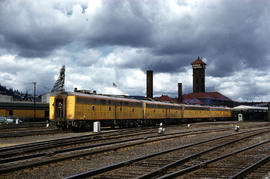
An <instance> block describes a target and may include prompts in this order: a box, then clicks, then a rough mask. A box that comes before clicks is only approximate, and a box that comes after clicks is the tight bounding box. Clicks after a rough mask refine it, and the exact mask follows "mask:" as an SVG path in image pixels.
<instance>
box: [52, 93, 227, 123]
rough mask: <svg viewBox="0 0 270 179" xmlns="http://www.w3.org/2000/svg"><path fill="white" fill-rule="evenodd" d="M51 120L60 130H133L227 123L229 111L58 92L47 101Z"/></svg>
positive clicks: (225, 109) (220, 108) (225, 108)
mask: <svg viewBox="0 0 270 179" xmlns="http://www.w3.org/2000/svg"><path fill="white" fill-rule="evenodd" d="M49 111H50V120H51V122H52V123H53V124H54V125H56V126H58V127H62V128H91V127H92V126H93V122H94V121H99V122H101V126H112V127H114V126H116V125H117V126H119V127H136V126H147V125H156V124H158V123H160V122H163V123H165V124H175V123H179V122H181V121H186V120H194V119H196V120H208V119H229V118H231V117H232V114H231V109H230V108H227V107H206V106H196V105H184V104H175V103H165V102H158V101H148V100H138V99H131V98H125V97H117V96H108V95H97V94H85V93H80V92H59V93H55V94H54V95H52V96H51V97H50V105H49Z"/></svg>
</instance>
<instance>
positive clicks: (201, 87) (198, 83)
mask: <svg viewBox="0 0 270 179" xmlns="http://www.w3.org/2000/svg"><path fill="white" fill-rule="evenodd" d="M191 65H192V69H193V93H199V92H203V93H204V92H205V66H206V63H204V62H203V61H202V60H201V59H200V57H198V58H197V60H195V61H194V62H192V63H191Z"/></svg>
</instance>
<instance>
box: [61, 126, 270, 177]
mask: <svg viewBox="0 0 270 179" xmlns="http://www.w3.org/2000/svg"><path fill="white" fill-rule="evenodd" d="M267 128H269V127H267ZM264 129H266V128H263V130H264ZM257 130H262V129H257ZM253 131H256V130H252V131H245V132H240V133H236V134H229V135H224V136H220V137H215V138H212V139H207V140H202V141H200V142H195V143H192V144H187V145H184V146H181V147H176V148H173V149H169V150H165V151H162V152H157V153H154V154H150V155H145V156H142V157H138V158H136V159H132V160H127V161H123V162H120V163H116V164H113V165H109V166H105V167H102V168H98V169H94V170H90V171H86V172H83V173H79V174H75V175H72V176H69V177H66V179H71V178H72V179H76V178H84V177H90V176H95V175H97V174H101V173H104V172H106V171H110V170H114V169H117V168H120V167H122V166H125V165H128V164H131V163H134V162H137V161H140V160H144V159H147V158H151V157H154V156H157V155H162V154H165V153H169V152H173V151H176V150H180V149H184V148H188V147H192V146H195V145H199V144H203V143H206V142H210V141H214V140H218V139H222V138H225V137H230V136H235V135H239V134H244V133H249V132H253ZM264 132H265V131H264ZM260 133H261V132H260Z"/></svg>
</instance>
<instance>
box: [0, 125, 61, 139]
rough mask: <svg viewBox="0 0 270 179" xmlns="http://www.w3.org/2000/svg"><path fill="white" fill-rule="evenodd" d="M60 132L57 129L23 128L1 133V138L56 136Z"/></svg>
mask: <svg viewBox="0 0 270 179" xmlns="http://www.w3.org/2000/svg"><path fill="white" fill-rule="evenodd" d="M59 132H60V130H58V129H55V128H44V127H43V128H39V129H38V128H36V127H35V129H33V128H23V129H22V128H21V129H19V130H17V129H16V130H11V131H1V132H0V138H7V137H24V136H32V135H45V134H54V133H59Z"/></svg>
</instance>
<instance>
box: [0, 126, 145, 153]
mask: <svg viewBox="0 0 270 179" xmlns="http://www.w3.org/2000/svg"><path fill="white" fill-rule="evenodd" d="M143 130H146V129H143ZM133 131H135V132H140V131H138V130H132V131H128V130H126V132H128V133H130V132H133ZM120 132H121V134H122V135H123V134H125V132H123V131H112V132H108V133H102V134H89V135H82V136H75V137H67V138H61V139H53V140H47V141H42V142H32V143H27V144H20V145H14V146H9V147H2V148H0V152H6V151H11V150H19V149H21V148H28V147H33V146H40V145H45V144H46V145H48V144H51V143H63V142H65V141H69V140H74V141H77V140H78V139H83V138H90V139H97V138H102V137H110V136H115V133H116V134H118V133H120Z"/></svg>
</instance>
